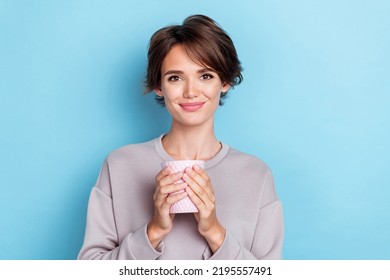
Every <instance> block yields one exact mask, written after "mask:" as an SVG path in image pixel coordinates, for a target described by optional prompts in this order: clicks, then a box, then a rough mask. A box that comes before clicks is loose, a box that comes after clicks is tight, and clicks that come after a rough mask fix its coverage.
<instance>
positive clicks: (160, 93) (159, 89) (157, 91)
mask: <svg viewBox="0 0 390 280" xmlns="http://www.w3.org/2000/svg"><path fill="white" fill-rule="evenodd" d="M154 92H155V93H156V94H157V95H158V96H163V94H162V91H161V88H155V89H154Z"/></svg>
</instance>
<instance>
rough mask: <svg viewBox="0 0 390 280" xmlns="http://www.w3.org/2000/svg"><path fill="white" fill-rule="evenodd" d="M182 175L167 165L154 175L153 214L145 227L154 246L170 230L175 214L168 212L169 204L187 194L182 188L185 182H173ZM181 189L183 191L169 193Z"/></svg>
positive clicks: (185, 185)
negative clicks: (173, 171)
mask: <svg viewBox="0 0 390 280" xmlns="http://www.w3.org/2000/svg"><path fill="white" fill-rule="evenodd" d="M182 176H183V172H177V173H172V171H171V169H170V168H169V167H166V168H164V169H163V170H161V171H160V172H159V173H158V174H157V176H156V191H155V192H154V195H153V200H154V214H153V218H152V220H151V221H150V222H149V224H148V228H147V235H148V238H149V241H150V243H151V244H152V246H153V247H154V248H156V247H157V245H158V244H159V243H160V242H161V240H163V239H164V237H165V236H166V235H167V234H168V233H169V232H170V231H171V230H172V225H173V218H174V217H175V215H174V214H170V213H169V209H170V208H171V205H172V204H173V203H175V202H177V201H179V200H181V199H183V198H184V197H186V196H187V193H186V192H185V191H184V189H185V188H186V187H187V186H188V185H187V184H186V183H178V184H175V182H177V181H179V180H180V179H181V178H182ZM182 190H183V192H180V193H176V194H171V193H174V192H177V191H182ZM169 194H171V195H169Z"/></svg>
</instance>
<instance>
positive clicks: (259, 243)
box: [203, 172, 284, 260]
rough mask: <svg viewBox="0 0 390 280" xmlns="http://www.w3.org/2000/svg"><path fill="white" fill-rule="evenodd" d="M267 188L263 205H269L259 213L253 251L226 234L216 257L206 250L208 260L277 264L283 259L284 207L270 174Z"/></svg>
mask: <svg viewBox="0 0 390 280" xmlns="http://www.w3.org/2000/svg"><path fill="white" fill-rule="evenodd" d="M264 184H265V185H264V191H263V195H262V199H261V205H264V204H265V205H264V206H261V208H260V211H259V212H258V217H257V224H256V228H255V232H254V237H253V240H252V246H251V248H245V247H244V246H242V244H241V243H240V242H239V241H238V240H237V239H236V238H235V237H234V236H233V234H231V233H230V232H229V231H226V236H225V240H224V242H223V243H222V245H221V247H220V248H219V249H218V250H217V251H216V252H215V253H214V254H212V253H211V251H210V249H208V250H206V251H205V253H204V256H203V257H204V258H205V259H210V260H211V259H215V260H218V259H221V260H226V259H230V260H232V259H236V260H255V259H270V260H277V259H281V258H282V246H283V238H284V225H283V209H282V203H281V202H280V200H279V199H278V198H277V195H276V192H275V188H274V184H273V178H272V174H271V173H270V172H269V173H268V175H267V178H266V180H265V183H264Z"/></svg>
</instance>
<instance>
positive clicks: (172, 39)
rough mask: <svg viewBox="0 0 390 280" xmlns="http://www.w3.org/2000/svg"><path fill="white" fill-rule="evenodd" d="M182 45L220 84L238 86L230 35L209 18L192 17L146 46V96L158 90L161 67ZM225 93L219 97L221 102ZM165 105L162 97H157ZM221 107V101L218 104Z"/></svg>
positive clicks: (239, 78)
mask: <svg viewBox="0 0 390 280" xmlns="http://www.w3.org/2000/svg"><path fill="white" fill-rule="evenodd" d="M177 44H181V45H183V46H184V48H185V50H186V51H187V54H188V55H189V57H191V59H193V60H194V61H195V62H197V63H200V64H202V65H203V66H206V67H209V68H211V69H213V70H214V71H215V72H216V73H217V74H218V75H219V77H220V78H221V80H222V82H223V83H228V84H229V85H230V86H231V87H234V86H235V85H238V84H239V83H241V81H242V79H243V77H242V74H241V71H242V68H241V63H240V61H239V59H238V56H237V52H236V49H235V47H234V44H233V41H232V39H231V38H230V37H229V35H228V34H227V33H226V32H225V31H224V30H223V29H222V28H221V27H220V26H219V25H218V23H216V22H215V21H214V20H212V19H211V18H209V17H207V16H204V15H193V16H190V17H188V18H186V19H185V20H184V21H183V24H182V25H171V26H167V27H164V28H162V29H160V30H158V31H157V32H155V33H154V34H153V36H152V37H151V39H150V43H149V51H148V66H147V73H146V82H145V93H149V92H151V91H153V90H154V89H156V88H159V87H160V86H161V66H162V63H163V60H164V58H165V56H166V55H167V54H168V52H169V51H170V50H171V49H172V47H173V46H175V45H177ZM225 96H226V93H221V99H222V98H224V97H225ZM156 101H157V102H158V103H160V104H162V105H164V97H161V96H156ZM220 105H222V101H220Z"/></svg>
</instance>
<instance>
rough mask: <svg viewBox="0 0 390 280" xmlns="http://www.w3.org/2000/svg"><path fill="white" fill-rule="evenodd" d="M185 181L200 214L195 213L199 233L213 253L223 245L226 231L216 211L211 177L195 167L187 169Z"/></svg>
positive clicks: (189, 194) (184, 176)
mask: <svg viewBox="0 0 390 280" xmlns="http://www.w3.org/2000/svg"><path fill="white" fill-rule="evenodd" d="M183 180H184V181H185V182H186V183H187V185H188V187H187V188H186V192H187V193H188V196H189V197H190V199H191V200H192V202H193V203H194V204H195V205H196V207H197V208H198V210H199V212H198V213H195V214H194V215H195V218H196V220H197V221H198V230H199V233H200V234H201V235H202V236H203V237H204V238H205V239H206V241H207V243H208V244H209V246H210V248H211V250H212V251H213V253H215V252H216V251H217V250H218V248H219V247H220V246H221V245H222V243H223V241H224V239H225V234H226V230H225V228H224V227H223V226H222V225H221V224H220V223H219V221H218V218H217V215H216V210H215V196H214V190H213V186H212V185H211V181H210V177H209V176H208V175H207V174H206V172H205V170H204V169H202V168H200V167H199V166H198V165H195V166H194V167H193V168H186V170H185V172H184V175H183Z"/></svg>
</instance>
